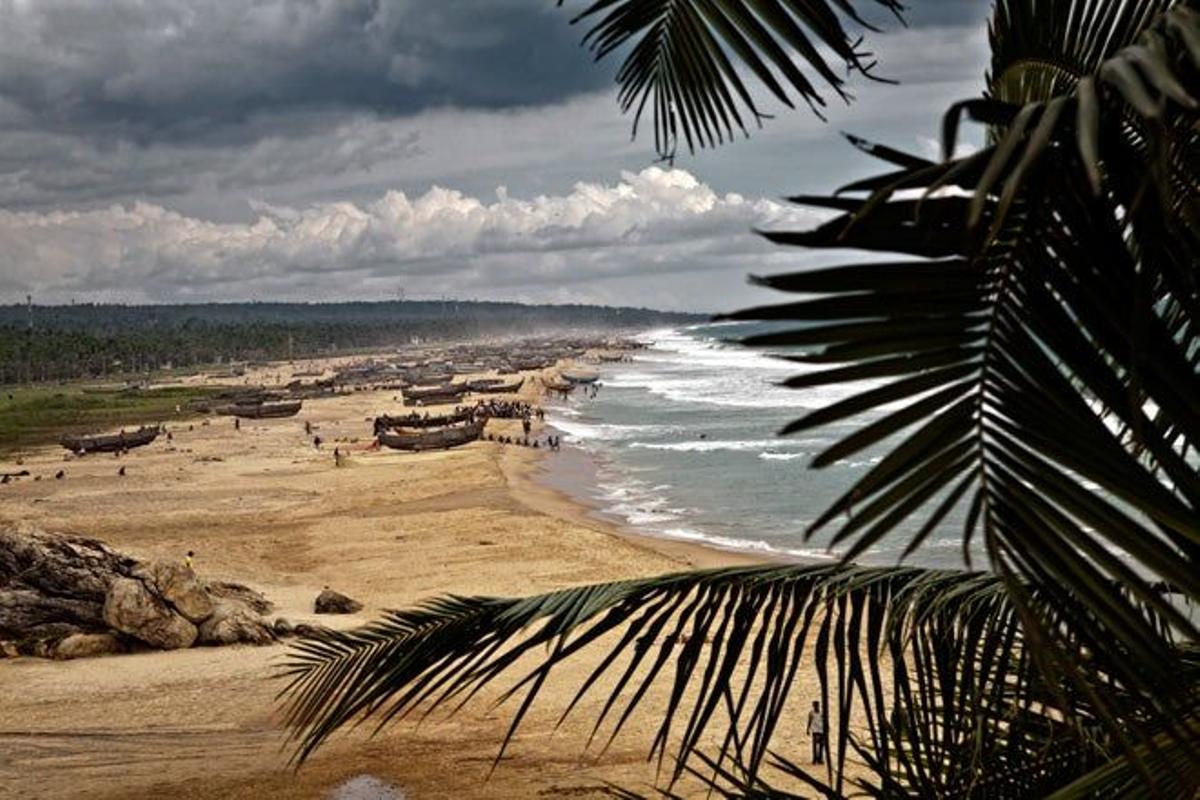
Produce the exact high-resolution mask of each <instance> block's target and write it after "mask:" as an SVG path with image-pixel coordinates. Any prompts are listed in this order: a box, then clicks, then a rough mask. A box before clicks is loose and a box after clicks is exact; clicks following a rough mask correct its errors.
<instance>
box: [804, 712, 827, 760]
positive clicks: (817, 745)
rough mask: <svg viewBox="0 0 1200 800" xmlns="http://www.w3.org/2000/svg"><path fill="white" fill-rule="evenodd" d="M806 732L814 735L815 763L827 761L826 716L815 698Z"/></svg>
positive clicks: (813, 750) (809, 713)
mask: <svg viewBox="0 0 1200 800" xmlns="http://www.w3.org/2000/svg"><path fill="white" fill-rule="evenodd" d="M805 732H806V733H808V735H809V736H811V737H812V752H813V763H814V764H824V763H825V717H823V716H821V704H820V703H819V702H817V701H816V700H813V705H812V711H810V712H808V727H807V728H806V729H805Z"/></svg>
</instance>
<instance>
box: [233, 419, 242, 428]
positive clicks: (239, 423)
mask: <svg viewBox="0 0 1200 800" xmlns="http://www.w3.org/2000/svg"><path fill="white" fill-rule="evenodd" d="M233 429H234V430H235V431H240V430H241V429H242V421H241V420H240V419H238V418H237V417H234V418H233Z"/></svg>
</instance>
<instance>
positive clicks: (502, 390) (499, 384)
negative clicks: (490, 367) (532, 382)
mask: <svg viewBox="0 0 1200 800" xmlns="http://www.w3.org/2000/svg"><path fill="white" fill-rule="evenodd" d="M524 385H525V379H524V378H522V379H521V380H519V381H517V382H516V383H505V382H504V381H501V380H496V379H494V378H485V379H484V380H481V381H470V382H469V383H468V384H467V386H468V387H469V388H470V389H471V391H472V392H474V393H475V394H516V393H517V392H519V391H520V390H521V387H522V386H524Z"/></svg>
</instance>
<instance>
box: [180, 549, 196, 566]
mask: <svg viewBox="0 0 1200 800" xmlns="http://www.w3.org/2000/svg"><path fill="white" fill-rule="evenodd" d="M195 557H196V552H195V551H194V550H188V551H187V555H186V556H184V557H183V565H184V566H185V567H187V568H188V569H192V559H194V558H195Z"/></svg>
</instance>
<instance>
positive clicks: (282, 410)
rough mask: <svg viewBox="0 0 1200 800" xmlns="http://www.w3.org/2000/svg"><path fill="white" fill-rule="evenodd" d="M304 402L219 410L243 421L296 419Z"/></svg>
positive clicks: (257, 404)
mask: <svg viewBox="0 0 1200 800" xmlns="http://www.w3.org/2000/svg"><path fill="white" fill-rule="evenodd" d="M303 404H304V402H303V401H302V400H292V401H283V402H279V403H234V404H232V405H228V406H222V407H221V408H218V409H217V413H218V414H224V415H225V416H228V417H242V418H243V419H273V418H276V417H294V416H296V415H297V414H299V413H300V407H301V406H302V405H303Z"/></svg>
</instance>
